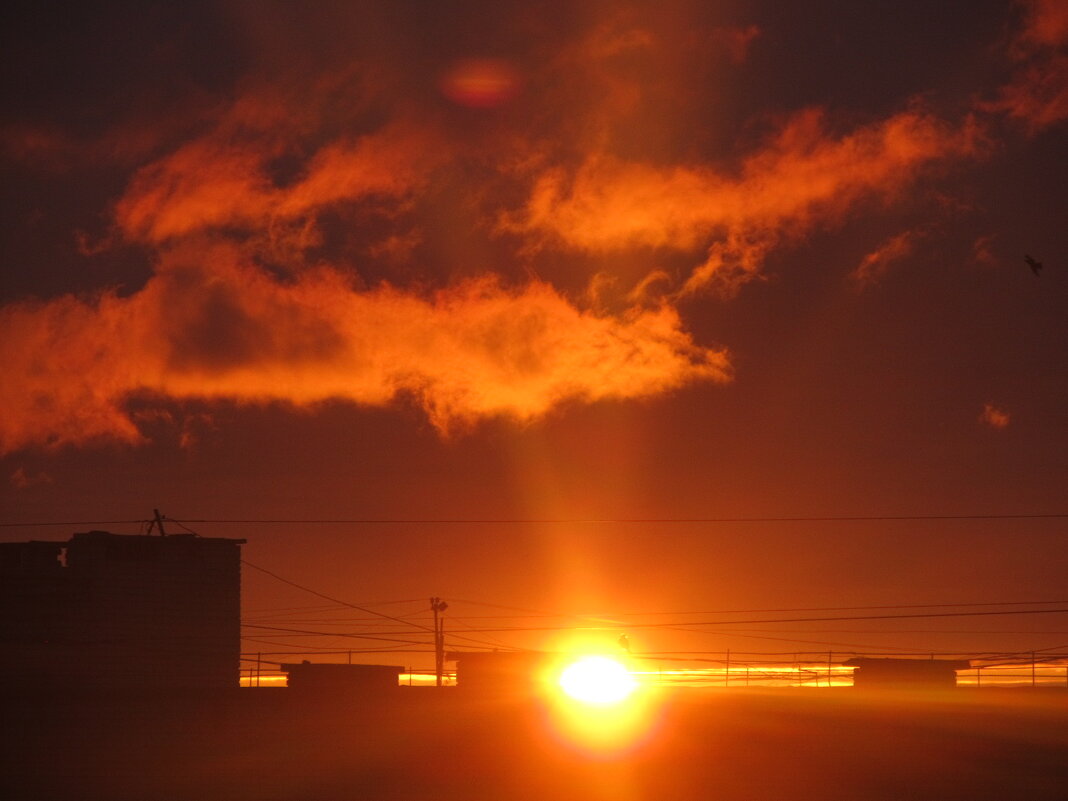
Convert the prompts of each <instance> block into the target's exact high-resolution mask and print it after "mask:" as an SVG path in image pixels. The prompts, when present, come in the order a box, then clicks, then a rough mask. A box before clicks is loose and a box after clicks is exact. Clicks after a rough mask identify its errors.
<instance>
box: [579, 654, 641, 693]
mask: <svg viewBox="0 0 1068 801" xmlns="http://www.w3.org/2000/svg"><path fill="white" fill-rule="evenodd" d="M637 686H638V683H637V682H636V681H635V680H634V677H633V676H632V675H631V674H630V671H628V670H627V668H626V667H625V666H624V665H622V664H621V663H619V662H617V661H616V660H615V659H611V658H609V657H607V656H587V657H583V658H582V659H580V660H578V661H577V662H573V663H571V664H570V665H568V666H567V667H566V668H564V670H563V672H562V673H561V674H560V688H561V689H562V690H563V691H564V692H565V693H566V694H567V695H568V696H570V697H571V698H573V699H575V700H576V701H581V702H583V703H587V704H615V703H618V702H620V701H622V700H624V699H625V698H627V697H628V696H629V695H630V694H631V693H632V692H634V690H635V688H637Z"/></svg>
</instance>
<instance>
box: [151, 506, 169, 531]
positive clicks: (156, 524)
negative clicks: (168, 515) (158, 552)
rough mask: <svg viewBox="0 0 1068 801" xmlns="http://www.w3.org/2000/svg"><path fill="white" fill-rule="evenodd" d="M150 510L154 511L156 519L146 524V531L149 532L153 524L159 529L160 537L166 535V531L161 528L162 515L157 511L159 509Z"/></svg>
mask: <svg viewBox="0 0 1068 801" xmlns="http://www.w3.org/2000/svg"><path fill="white" fill-rule="evenodd" d="M152 511H153V512H155V513H156V519H155V520H153V521H152V522H151V523H149V524H148V533H149V534H151V533H152V526H155V527H156V528H157V529H159V535H160V536H161V537H166V536H167V532H166V531H164V530H163V515H161V514H160V513H159V509H153V510H152Z"/></svg>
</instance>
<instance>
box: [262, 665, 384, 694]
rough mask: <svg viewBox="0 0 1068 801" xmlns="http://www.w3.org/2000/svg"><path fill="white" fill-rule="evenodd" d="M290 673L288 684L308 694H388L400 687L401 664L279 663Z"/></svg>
mask: <svg viewBox="0 0 1068 801" xmlns="http://www.w3.org/2000/svg"><path fill="white" fill-rule="evenodd" d="M279 667H280V668H281V670H282V672H283V673H285V674H286V679H287V681H286V686H287V687H289V689H291V690H293V691H294V692H298V693H301V694H304V695H315V696H330V697H333V698H343V697H345V696H367V695H379V696H380V695H383V694H386V695H388V694H389V693H392V692H395V691H396V690H397V689H399V686H400V685H399V681H398V680H399V678H400V674H401V673H402V672H403V671H404V668H403V667H401V666H400V665H348V664H338V663H336V662H309V661H308V660H305V661H303V662H291V663H285V662H284V663H282V664H280V665H279Z"/></svg>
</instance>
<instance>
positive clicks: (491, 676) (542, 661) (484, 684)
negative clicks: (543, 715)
mask: <svg viewBox="0 0 1068 801" xmlns="http://www.w3.org/2000/svg"><path fill="white" fill-rule="evenodd" d="M446 658H447V659H448V660H450V661H455V662H456V686H457V687H458V688H459V689H460V690H462V691H464V693H465V694H466V693H471V692H474V693H478V694H479V695H491V696H500V695H523V694H527V693H529V692H531V691H532V690H534V689H535V687H536V686H537V681H538V676H539V675H541V674H543V673H544V672H546V670H548V669H549V668H550V667H551V666H552V665H553V664H554V663H557V662H559V661H560V660H561V658H562V657H561V655H560V654H548V653H544V652H541V651H478V652H476V651H471V652H465V651H458V652H455V653H452V652H450V653H449V654H447V656H446Z"/></svg>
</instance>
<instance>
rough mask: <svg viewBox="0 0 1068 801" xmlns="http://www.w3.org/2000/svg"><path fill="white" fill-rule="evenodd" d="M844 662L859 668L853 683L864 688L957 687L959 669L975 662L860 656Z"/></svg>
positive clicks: (917, 688)
mask: <svg viewBox="0 0 1068 801" xmlns="http://www.w3.org/2000/svg"><path fill="white" fill-rule="evenodd" d="M842 664H843V665H845V666H846V667H851V668H855V670H854V671H853V686H854V687H858V688H860V689H868V690H881V689H887V690H921V689H945V688H948V687H956V686H957V671H958V670H965V669H966V668H968V667H970V664H971V663H970V662H968V661H967V660H957V659H954V660H950V659H882V658H874V657H857V658H855V659H850V660H849V661H847V662H843V663H842Z"/></svg>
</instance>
